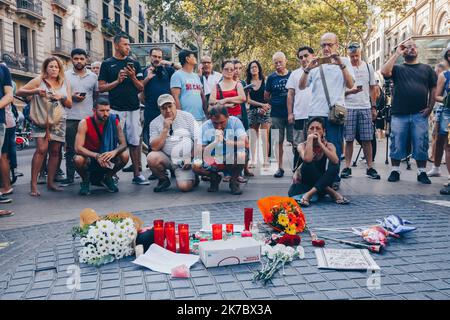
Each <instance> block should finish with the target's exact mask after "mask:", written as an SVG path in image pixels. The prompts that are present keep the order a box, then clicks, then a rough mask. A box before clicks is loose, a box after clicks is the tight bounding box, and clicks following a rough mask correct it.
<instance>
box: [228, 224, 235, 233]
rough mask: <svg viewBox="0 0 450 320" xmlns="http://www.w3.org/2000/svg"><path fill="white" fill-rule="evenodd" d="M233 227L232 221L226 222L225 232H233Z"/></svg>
mask: <svg viewBox="0 0 450 320" xmlns="http://www.w3.org/2000/svg"><path fill="white" fill-rule="evenodd" d="M233 229H234V228H233V224H232V223H227V225H226V232H227V233H230V234H233V231H234V230H233Z"/></svg>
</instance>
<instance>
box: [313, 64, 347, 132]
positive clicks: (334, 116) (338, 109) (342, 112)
mask: <svg viewBox="0 0 450 320" xmlns="http://www.w3.org/2000/svg"><path fill="white" fill-rule="evenodd" d="M319 69H320V78H321V79H322V85H323V89H324V91H325V97H326V98H327V103H328V107H329V108H330V111H329V112H328V121H329V122H331V123H333V124H337V125H343V124H344V123H345V117H346V116H347V109H346V108H345V107H344V106H341V105H338V104H335V105H331V102H330V95H329V94H328V87H327V82H326V80H325V75H324V74H323V68H322V65H320V66H319Z"/></svg>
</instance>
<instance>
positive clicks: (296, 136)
mask: <svg viewBox="0 0 450 320" xmlns="http://www.w3.org/2000/svg"><path fill="white" fill-rule="evenodd" d="M306 123H307V121H306V119H300V120H295V124H294V129H293V130H294V133H293V141H292V144H293V145H294V147H297V146H298V145H299V144H300V143H302V142H304V141H305V140H306V137H305V133H306V128H305V127H306Z"/></svg>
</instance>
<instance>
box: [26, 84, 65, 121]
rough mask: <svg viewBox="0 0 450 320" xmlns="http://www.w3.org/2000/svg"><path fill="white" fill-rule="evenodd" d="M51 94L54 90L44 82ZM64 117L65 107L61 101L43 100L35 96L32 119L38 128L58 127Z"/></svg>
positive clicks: (31, 110) (31, 109) (31, 111)
mask: <svg viewBox="0 0 450 320" xmlns="http://www.w3.org/2000/svg"><path fill="white" fill-rule="evenodd" d="M43 82H44V84H45V86H46V87H47V89H48V90H49V91H50V92H53V91H54V90H53V89H52V88H51V86H50V84H49V83H48V82H47V81H45V80H43ZM63 115H64V107H63V106H62V105H61V102H60V101H59V100H51V99H41V97H39V96H37V95H34V96H33V103H32V107H31V108H30V119H31V121H32V122H33V123H34V124H35V125H36V126H38V127H41V128H47V127H50V128H52V127H54V126H56V125H58V123H59V122H60V121H61V118H62V117H63Z"/></svg>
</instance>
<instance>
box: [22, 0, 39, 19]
mask: <svg viewBox="0 0 450 320" xmlns="http://www.w3.org/2000/svg"><path fill="white" fill-rule="evenodd" d="M16 6H17V10H16V14H19V15H23V16H25V17H28V18H31V19H33V20H38V21H42V20H44V16H43V15H42V1H40V0H17V1H16Z"/></svg>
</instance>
